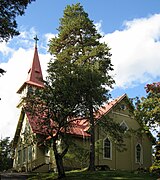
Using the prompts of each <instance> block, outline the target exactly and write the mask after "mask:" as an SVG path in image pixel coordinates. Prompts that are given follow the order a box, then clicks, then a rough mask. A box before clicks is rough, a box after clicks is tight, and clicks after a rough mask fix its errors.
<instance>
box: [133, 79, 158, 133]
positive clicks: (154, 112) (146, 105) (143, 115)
mask: <svg viewBox="0 0 160 180" xmlns="http://www.w3.org/2000/svg"><path fill="white" fill-rule="evenodd" d="M145 88H146V93H147V96H146V97H142V98H141V99H139V100H138V103H137V110H136V116H137V117H138V119H140V120H141V121H142V123H143V124H145V125H147V126H148V127H149V128H151V129H152V130H153V129H155V130H157V127H159V125H160V83H159V82H158V83H152V84H147V86H146V87H145Z"/></svg>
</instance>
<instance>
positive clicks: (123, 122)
mask: <svg viewBox="0 0 160 180" xmlns="http://www.w3.org/2000/svg"><path fill="white" fill-rule="evenodd" d="M122 124H125V126H126V127H127V129H126V130H125V131H124V132H126V131H128V130H129V127H128V125H127V123H126V122H125V121H122V122H121V123H120V126H122Z"/></svg>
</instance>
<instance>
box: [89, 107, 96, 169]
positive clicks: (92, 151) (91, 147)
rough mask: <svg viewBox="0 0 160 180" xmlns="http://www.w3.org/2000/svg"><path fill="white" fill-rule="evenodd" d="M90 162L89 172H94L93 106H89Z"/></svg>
mask: <svg viewBox="0 0 160 180" xmlns="http://www.w3.org/2000/svg"><path fill="white" fill-rule="evenodd" d="M89 111H90V128H91V130H90V134H91V138H90V162H89V168H88V170H89V171H95V126H94V116H93V106H92V105H90V108H89Z"/></svg>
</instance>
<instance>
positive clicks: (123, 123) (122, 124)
mask: <svg viewBox="0 0 160 180" xmlns="http://www.w3.org/2000/svg"><path fill="white" fill-rule="evenodd" d="M120 126H121V128H122V130H123V131H124V132H126V131H128V129H129V127H128V126H127V124H126V122H125V121H123V122H122V123H121V124H120Z"/></svg>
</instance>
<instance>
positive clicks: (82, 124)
mask: <svg viewBox="0 0 160 180" xmlns="http://www.w3.org/2000/svg"><path fill="white" fill-rule="evenodd" d="M125 97H127V95H126V94H124V95H122V96H120V97H118V98H116V99H114V100H113V101H111V102H109V103H106V104H105V105H103V106H102V107H100V108H99V110H98V111H97V112H96V113H95V119H100V118H101V117H102V116H104V115H105V114H107V113H109V112H110V110H111V109H112V108H113V107H114V106H116V104H117V103H119V102H120V101H121V100H122V99H124V98H125ZM26 115H27V118H28V120H29V123H30V125H31V128H32V131H33V132H34V133H38V134H45V135H47V136H49V134H48V133H47V126H45V125H43V122H42V121H43V120H41V119H40V118H39V117H35V116H31V115H29V113H27V112H26ZM42 119H43V118H42ZM41 122H42V124H41ZM50 126H51V127H53V131H54V132H53V134H54V133H55V132H56V125H55V123H54V122H53V121H52V120H51V125H50ZM89 128H90V125H89V120H88V119H85V118H84V119H83V118H76V119H75V120H74V119H71V123H70V127H69V128H68V129H67V133H69V134H71V135H75V136H81V137H89V136H90V134H89V133H88V132H87V131H88V130H89ZM62 132H63V129H62Z"/></svg>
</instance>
